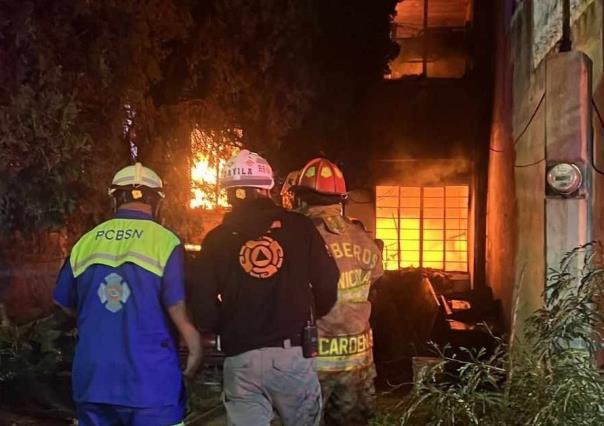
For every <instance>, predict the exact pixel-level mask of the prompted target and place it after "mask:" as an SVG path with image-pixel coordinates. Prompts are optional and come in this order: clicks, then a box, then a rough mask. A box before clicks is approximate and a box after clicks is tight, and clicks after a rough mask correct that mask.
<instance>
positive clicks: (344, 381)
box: [319, 365, 376, 426]
mask: <svg viewBox="0 0 604 426" xmlns="http://www.w3.org/2000/svg"><path fill="white" fill-rule="evenodd" d="M375 376H376V372H375V367H374V366H373V365H371V366H369V367H365V368H360V369H356V370H350V371H329V372H327V371H325V372H320V373H319V378H320V380H321V390H322V393H323V406H324V414H323V422H322V424H323V425H325V426H336V425H338V426H339V425H341V426H344V425H346V426H364V425H367V424H368V423H369V419H370V418H371V417H372V416H373V415H374V413H375V385H374V383H373V380H374V379H375Z"/></svg>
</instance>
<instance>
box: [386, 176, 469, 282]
mask: <svg viewBox="0 0 604 426" xmlns="http://www.w3.org/2000/svg"><path fill="white" fill-rule="evenodd" d="M468 196H469V188H468V186H442V187H399V186H378V187H377V188H376V237H377V238H380V239H381V240H383V241H384V267H385V268H386V269H398V268H407V267H419V266H422V267H426V268H434V269H444V270H446V271H463V272H467V270H468V241H467V238H468Z"/></svg>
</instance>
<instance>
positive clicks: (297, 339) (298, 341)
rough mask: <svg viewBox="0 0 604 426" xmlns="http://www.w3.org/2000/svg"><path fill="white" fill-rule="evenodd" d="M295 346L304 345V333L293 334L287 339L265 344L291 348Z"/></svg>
mask: <svg viewBox="0 0 604 426" xmlns="http://www.w3.org/2000/svg"><path fill="white" fill-rule="evenodd" d="M294 346H302V335H301V334H300V333H298V334H295V335H293V336H292V337H289V338H287V339H277V340H274V341H271V342H269V343H267V344H266V345H265V347H267V348H285V349H289V348H291V347H294Z"/></svg>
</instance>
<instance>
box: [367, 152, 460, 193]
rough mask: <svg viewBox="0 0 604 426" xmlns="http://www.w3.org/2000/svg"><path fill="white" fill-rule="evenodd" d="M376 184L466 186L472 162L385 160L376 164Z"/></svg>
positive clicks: (457, 160)
mask: <svg viewBox="0 0 604 426" xmlns="http://www.w3.org/2000/svg"><path fill="white" fill-rule="evenodd" d="M374 176H375V178H376V184H378V185H405V186H438V185H443V184H445V185H455V184H468V183H469V182H470V180H471V177H472V161H470V160H469V159H468V158H466V157H461V156H458V157H455V158H449V159H437V160H430V159H386V160H379V161H377V162H376V169H375V171H374Z"/></svg>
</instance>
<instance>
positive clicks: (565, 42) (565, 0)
mask: <svg viewBox="0 0 604 426" xmlns="http://www.w3.org/2000/svg"><path fill="white" fill-rule="evenodd" d="M572 47H573V42H572V40H571V34H570V0H562V38H561V39H560V52H570V51H571V50H572Z"/></svg>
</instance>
